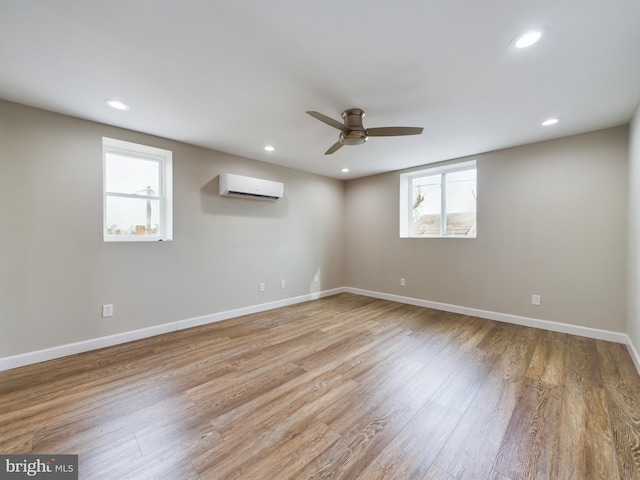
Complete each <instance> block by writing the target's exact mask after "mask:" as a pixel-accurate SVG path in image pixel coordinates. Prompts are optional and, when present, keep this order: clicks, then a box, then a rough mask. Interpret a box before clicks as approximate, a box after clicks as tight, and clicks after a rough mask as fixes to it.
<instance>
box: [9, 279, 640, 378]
mask: <svg viewBox="0 0 640 480" xmlns="http://www.w3.org/2000/svg"><path fill="white" fill-rule="evenodd" d="M342 292H348V293H354V294H356V295H364V296H367V297H373V298H380V299H382V300H390V301H393V302H399V303H406V304H408V305H416V306H419V307H426V308H433V309H435V310H442V311H445V312H453V313H460V314H462V315H470V316H473V317H479V318H486V319H488V320H496V321H499V322H505V323H513V324H516V325H523V326H527V327H534V328H540V329H543V330H550V331H552V332H560V333H568V334H571V335H579V336H582V337H588V338H594V339H597V340H606V341H609V342H615V343H623V344H625V345H626V346H627V349H628V350H629V354H630V355H631V358H632V359H633V362H634V363H635V366H636V369H637V370H638V372H639V373H640V354H639V353H638V351H637V350H636V348H635V346H634V345H633V342H632V341H631V338H630V337H629V335H627V334H626V333H621V332H612V331H609V330H600V329H596V328H590V327H583V326H579V325H571V324H568V323H559V322H551V321H549V320H540V319H536V318H530V317H522V316H519V315H511V314H507V313H498V312H491V311H487V310H480V309H476V308H468V307H461V306H458V305H450V304H447V303H440V302H432V301H429V300H422V299H419V298H412V297H403V296H400V295H393V294H390V293H382V292H374V291H370V290H362V289H359V288H352V287H341V288H334V289H331V290H325V291H322V292H316V293H310V294H306V295H301V296H299V297H293V298H287V299H283V300H277V301H274V302H268V303H261V304H258V305H252V306H249V307H243V308H237V309H234V310H227V311H224V312H218V313H213V314H210V315H204V316H201V317H195V318H189V319H185V320H177V321H175V322H170V323H166V324H164V325H156V326H153V327H149V328H143V329H140V330H133V331H130V332H123V333H117V334H115V335H109V336H106V337H99V338H94V339H91V340H85V341H82V342H76V343H70V344H66V345H60V346H57V347H52V348H47V349H44V350H37V351H34V352H28V353H23V354H20V355H14V356H11V357H4V358H0V371H4V370H10V369H12V368H17V367H22V366H25V365H31V364H34V363H39V362H44V361H47V360H53V359H55V358H61V357H66V356H68V355H75V354H78V353H82V352H87V351H90V350H97V349H99V348H104V347H110V346H112V345H119V344H121V343H126V342H131V341H134V340H140V339H142V338H148V337H153V336H156V335H161V334H163V333H168V332H173V331H177V330H183V329H185V328H191V327H197V326H200V325H206V324H209V323H215V322H220V321H222V320H227V319H230V318H235V317H240V316H242V315H249V314H252V313H258V312H265V311H267V310H273V309H274V308H280V307H286V306H288V305H295V304H296V303H302V302H307V301H309V300H316V299H318V298H322V297H328V296H331V295H336V294H338V293H342Z"/></svg>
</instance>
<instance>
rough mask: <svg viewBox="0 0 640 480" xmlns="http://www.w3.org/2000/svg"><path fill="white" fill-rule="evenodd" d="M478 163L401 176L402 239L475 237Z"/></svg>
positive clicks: (454, 165)
mask: <svg viewBox="0 0 640 480" xmlns="http://www.w3.org/2000/svg"><path fill="white" fill-rule="evenodd" d="M476 189H477V178H476V162H475V161H470V162H464V163H458V164H451V165H446V166H440V167H433V168H429V169H425V170H420V171H414V172H408V173H403V174H401V175H400V236H401V237H467V238H474V237H475V236H476Z"/></svg>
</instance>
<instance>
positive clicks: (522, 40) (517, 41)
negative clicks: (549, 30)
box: [511, 30, 542, 48]
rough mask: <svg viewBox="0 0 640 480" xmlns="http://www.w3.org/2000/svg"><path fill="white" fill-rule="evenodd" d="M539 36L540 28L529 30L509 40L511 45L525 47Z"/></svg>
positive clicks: (540, 35) (538, 38) (540, 33)
mask: <svg viewBox="0 0 640 480" xmlns="http://www.w3.org/2000/svg"><path fill="white" fill-rule="evenodd" d="M540 37H542V31H541V30H529V31H527V32H524V33H522V34H520V35H518V36H517V37H516V38H514V39H513V40H511V45H513V46H514V47H516V48H527V47H530V46H531V45H533V44H534V43H536V42H537V41H538V40H540Z"/></svg>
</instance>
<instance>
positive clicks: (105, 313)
mask: <svg viewBox="0 0 640 480" xmlns="http://www.w3.org/2000/svg"><path fill="white" fill-rule="evenodd" d="M106 317H113V304H111V303H110V304H108V305H102V318H106Z"/></svg>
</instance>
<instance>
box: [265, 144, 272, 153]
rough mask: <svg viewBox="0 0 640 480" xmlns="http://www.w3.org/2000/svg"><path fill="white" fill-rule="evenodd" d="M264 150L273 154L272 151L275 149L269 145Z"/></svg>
mask: <svg viewBox="0 0 640 480" xmlns="http://www.w3.org/2000/svg"><path fill="white" fill-rule="evenodd" d="M264 149H265V150H266V151H267V152H273V151H274V150H275V148H273V147H272V146H271V145H267V146H266V147H264Z"/></svg>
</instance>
